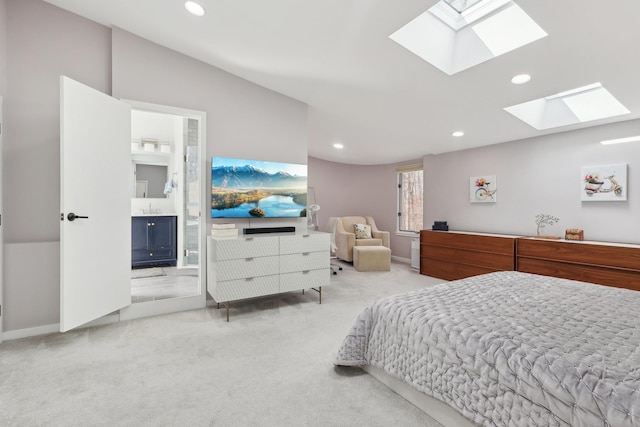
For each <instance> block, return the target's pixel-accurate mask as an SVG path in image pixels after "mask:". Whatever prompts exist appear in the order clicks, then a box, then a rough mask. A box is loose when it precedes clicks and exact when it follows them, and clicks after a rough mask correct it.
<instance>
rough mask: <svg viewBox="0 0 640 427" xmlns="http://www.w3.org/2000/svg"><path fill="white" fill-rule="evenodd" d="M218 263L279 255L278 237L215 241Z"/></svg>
mask: <svg viewBox="0 0 640 427" xmlns="http://www.w3.org/2000/svg"><path fill="white" fill-rule="evenodd" d="M213 240H214V247H215V254H214V259H215V260H216V261H221V260H226V259H244V258H252V257H259V256H272V255H278V246H279V244H278V242H279V240H278V237H275V236H274V237H259V238H257V237H238V238H237V239H228V238H227V239H215V238H214V239H213Z"/></svg>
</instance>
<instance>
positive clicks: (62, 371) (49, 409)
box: [0, 263, 440, 426]
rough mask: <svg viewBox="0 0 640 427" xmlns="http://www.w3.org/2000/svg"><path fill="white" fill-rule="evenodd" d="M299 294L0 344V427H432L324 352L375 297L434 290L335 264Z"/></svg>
mask: <svg viewBox="0 0 640 427" xmlns="http://www.w3.org/2000/svg"><path fill="white" fill-rule="evenodd" d="M331 281H332V283H331V286H328V287H325V288H324V289H323V290H324V292H323V303H322V305H318V303H317V294H316V293H315V292H309V291H307V292H306V293H305V294H304V295H302V294H300V293H288V294H283V295H280V296H275V297H270V298H262V299H256V300H251V301H246V302H241V303H236V304H233V305H232V309H231V322H230V323H226V322H225V321H224V310H223V309H219V310H218V309H216V308H215V306H213V307H210V308H207V309H201V310H195V311H190V312H183V313H174V314H170V315H164V316H158V317H153V318H147V319H138V320H134V321H128V322H121V323H118V324H112V325H106V326H100V327H92V328H87V329H81V330H76V331H71V332H67V333H65V334H53V335H47V336H41V337H34V338H28V339H22V340H14V341H8V342H5V343H3V344H0V425H1V426H94V425H95V426H102V425H119V426H437V425H438V424H437V423H436V422H435V421H433V420H432V419H431V418H430V417H428V416H427V415H425V414H424V413H422V412H421V411H420V410H418V409H417V408H415V407H414V406H412V405H411V404H409V403H408V402H406V401H405V400H403V399H402V398H401V397H399V396H398V395H396V394H395V393H393V392H392V391H390V390H389V389H388V388H386V387H385V386H383V385H382V384H380V383H379V382H377V381H376V380H375V379H373V378H372V377H371V376H369V375H367V374H365V373H363V371H361V370H359V369H349V368H337V367H334V365H333V357H334V355H335V353H336V351H337V350H338V347H339V346H340V344H341V342H342V339H343V337H344V335H345V334H346V332H347V331H348V330H349V327H350V326H351V324H352V323H353V321H354V320H355V318H356V316H357V315H358V314H359V313H360V312H361V311H362V309H363V308H364V307H365V306H366V305H367V304H368V303H369V302H371V301H373V300H374V299H376V298H379V297H383V296H386V295H391V294H395V293H400V292H405V291H409V290H413V289H418V288H422V287H425V286H429V285H433V284H435V283H438V282H440V281H437V280H435V279H431V278H428V277H426V276H421V275H419V274H418V273H416V272H415V271H413V270H411V269H410V268H409V266H408V265H406V264H397V263H393V264H392V266H391V271H390V272H370V273H358V272H356V271H355V270H354V269H353V267H352V266H350V265H345V266H344V270H342V271H340V272H339V274H338V275H337V276H332V279H331Z"/></svg>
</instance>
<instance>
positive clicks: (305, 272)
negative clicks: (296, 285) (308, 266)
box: [302, 270, 311, 274]
mask: <svg viewBox="0 0 640 427" xmlns="http://www.w3.org/2000/svg"><path fill="white" fill-rule="evenodd" d="M309 273H311V270H304V271H303V272H302V274H309Z"/></svg>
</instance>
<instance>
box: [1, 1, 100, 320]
mask: <svg viewBox="0 0 640 427" xmlns="http://www.w3.org/2000/svg"><path fill="white" fill-rule="evenodd" d="M6 4H7V17H8V22H7V24H8V25H7V34H8V37H7V58H8V64H7V78H8V92H7V102H6V103H5V104H6V105H5V120H6V134H5V139H4V145H5V147H4V160H5V162H4V168H5V170H4V171H3V173H4V184H5V193H4V197H5V199H4V202H5V219H6V222H5V224H7V226H6V227H5V235H4V237H5V243H24V242H45V241H54V240H59V239H60V230H59V227H60V218H59V217H60V212H59V205H60V188H59V182H60V171H59V164H60V161H59V159H60V144H59V134H60V132H59V129H60V124H59V122H60V112H59V110H60V101H59V99H60V94H59V92H60V82H59V80H60V75H61V74H65V75H68V76H69V77H71V78H73V79H76V80H78V81H80V82H82V83H84V84H86V85H89V86H91V87H94V88H95V89H98V90H100V91H102V92H105V93H111V83H110V82H111V62H110V57H111V53H110V46H111V31H110V30H109V29H108V28H106V27H103V26H102V25H99V24H96V23H94V22H91V21H88V20H86V19H83V18H80V17H79V16H77V15H72V14H70V13H68V12H65V11H63V10H61V9H59V8H57V7H55V6H51V5H49V4H48V3H44V2H41V1H38V0H7V1H6ZM11 287H12V284H11V283H7V284H6V290H10V289H11ZM7 304H8V302H7ZM8 308H10V307H8ZM7 316H9V313H7Z"/></svg>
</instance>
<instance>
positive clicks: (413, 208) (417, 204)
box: [397, 164, 423, 232]
mask: <svg viewBox="0 0 640 427" xmlns="http://www.w3.org/2000/svg"><path fill="white" fill-rule="evenodd" d="M397 171H398V231H401V232H402V231H407V232H418V231H420V230H422V228H423V225H422V197H423V172H422V165H420V164H419V165H408V166H402V167H400V168H398V169H397Z"/></svg>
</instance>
